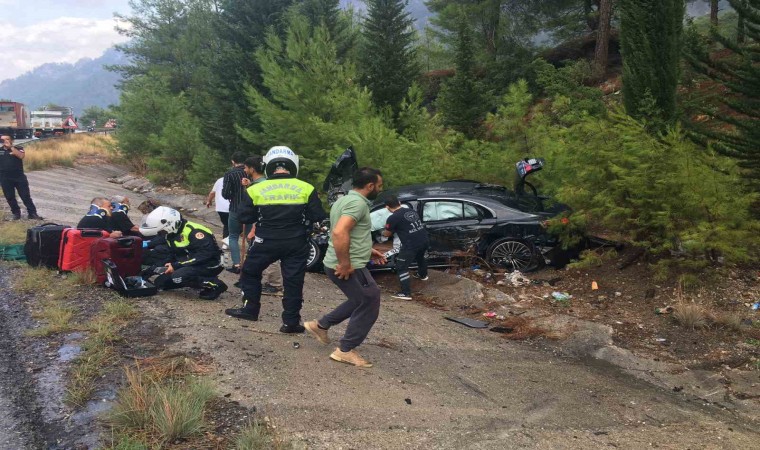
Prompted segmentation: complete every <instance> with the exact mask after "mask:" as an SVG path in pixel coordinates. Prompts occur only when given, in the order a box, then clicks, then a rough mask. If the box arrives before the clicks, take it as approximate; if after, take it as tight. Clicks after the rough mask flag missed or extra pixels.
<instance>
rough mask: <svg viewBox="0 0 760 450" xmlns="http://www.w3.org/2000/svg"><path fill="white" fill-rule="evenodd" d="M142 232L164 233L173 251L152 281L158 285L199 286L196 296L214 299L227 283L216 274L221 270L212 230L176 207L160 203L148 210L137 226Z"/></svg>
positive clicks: (147, 235) (217, 248)
mask: <svg viewBox="0 0 760 450" xmlns="http://www.w3.org/2000/svg"><path fill="white" fill-rule="evenodd" d="M140 233H142V235H143V236H146V237H149V236H156V235H164V236H165V237H166V243H167V245H168V246H169V249H170V250H171V253H172V261H169V262H167V263H166V264H165V265H164V267H165V269H164V268H160V270H159V271H158V272H159V273H161V275H159V276H158V277H157V278H156V280H155V282H154V284H155V285H156V286H157V287H158V288H159V289H164V290H168V289H178V288H182V287H192V288H199V289H200V290H201V291H200V293H199V295H198V297H200V298H202V299H204V300H215V299H216V298H218V297H219V296H220V295H221V294H222V293H223V292H224V291H226V290H227V285H226V284H224V282H223V281H221V280H220V279H219V278H218V275H219V274H220V273H221V272H222V270H224V266H222V257H221V256H222V251H221V250H220V249H219V246H218V245H217V243H216V239H214V233H212V232H211V230H209V229H208V228H206V227H204V226H203V225H200V224H197V223H195V222H190V221H188V220H186V219H184V218H182V216H181V215H180V213H179V212H178V211H177V210H174V209H172V208H167V207H166V206H159V207H158V208H156V209H155V210H153V211H152V212H151V213H150V214H148V215H147V216H146V218H145V222H144V223H143V224H142V226H141V227H140Z"/></svg>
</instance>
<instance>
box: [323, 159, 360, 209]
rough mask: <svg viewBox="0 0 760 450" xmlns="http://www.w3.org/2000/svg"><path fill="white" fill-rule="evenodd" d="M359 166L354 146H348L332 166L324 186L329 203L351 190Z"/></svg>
mask: <svg viewBox="0 0 760 450" xmlns="http://www.w3.org/2000/svg"><path fill="white" fill-rule="evenodd" d="M358 168H359V163H358V162H357V161H356V152H354V149H353V147H348V148H347V149H346V150H345V151H344V152H343V153H341V155H340V156H339V157H338V159H336V160H335V162H334V163H333V164H332V166H330V172H329V173H328V174H327V178H325V182H324V184H323V186H322V190H323V191H325V192H327V203H328V204H329V205H330V206H332V204H333V203H335V201H336V200H338V199H339V198H340V197H342V196H344V195H345V194H346V193H348V191H349V190H351V183H352V182H353V178H352V177H353V175H354V172H356V170H357V169H358Z"/></svg>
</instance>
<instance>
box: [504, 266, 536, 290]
mask: <svg viewBox="0 0 760 450" xmlns="http://www.w3.org/2000/svg"><path fill="white" fill-rule="evenodd" d="M530 283H531V282H530V278H528V277H526V276H525V275H523V274H522V273H521V272H520V271H519V270H515V271H514V272H511V273H507V274H505V276H504V284H511V285H512V286H514V287H521V286H527V285H529V284H530ZM497 284H498V283H497Z"/></svg>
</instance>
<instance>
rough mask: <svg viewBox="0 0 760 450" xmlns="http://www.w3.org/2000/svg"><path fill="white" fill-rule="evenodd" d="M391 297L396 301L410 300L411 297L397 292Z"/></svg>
mask: <svg viewBox="0 0 760 450" xmlns="http://www.w3.org/2000/svg"><path fill="white" fill-rule="evenodd" d="M391 297H393V298H398V299H401V300H411V299H412V296H411V295H407V294H404V293H403V292H397V293H395V294H393V295H391Z"/></svg>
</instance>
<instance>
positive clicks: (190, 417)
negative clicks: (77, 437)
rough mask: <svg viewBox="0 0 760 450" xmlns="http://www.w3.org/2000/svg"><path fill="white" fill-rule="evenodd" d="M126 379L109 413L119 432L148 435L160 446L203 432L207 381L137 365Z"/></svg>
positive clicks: (209, 396) (208, 390) (208, 394)
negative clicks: (159, 374)
mask: <svg viewBox="0 0 760 450" xmlns="http://www.w3.org/2000/svg"><path fill="white" fill-rule="evenodd" d="M126 378H127V384H126V386H124V387H123V388H122V389H121V390H120V391H119V395H118V397H117V400H116V404H115V406H114V408H113V410H112V411H111V412H110V413H109V416H108V421H109V423H110V424H111V426H113V428H114V430H115V431H116V433H117V434H118V435H120V436H132V437H134V436H146V435H147V436H149V439H150V441H151V442H153V443H155V444H156V445H159V446H161V445H164V444H166V443H169V442H172V441H174V440H177V439H185V438H189V437H192V436H196V435H198V434H200V433H201V432H202V430H203V427H204V425H205V423H204V414H205V409H206V404H207V403H208V402H209V400H211V399H212V398H213V397H214V390H213V388H212V387H211V384H210V382H209V381H208V380H206V379H204V378H200V377H194V376H184V377H169V378H163V377H160V376H159V377H157V376H156V374H155V373H151V372H150V371H146V370H144V369H141V368H140V367H137V368H135V369H127V370H126Z"/></svg>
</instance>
